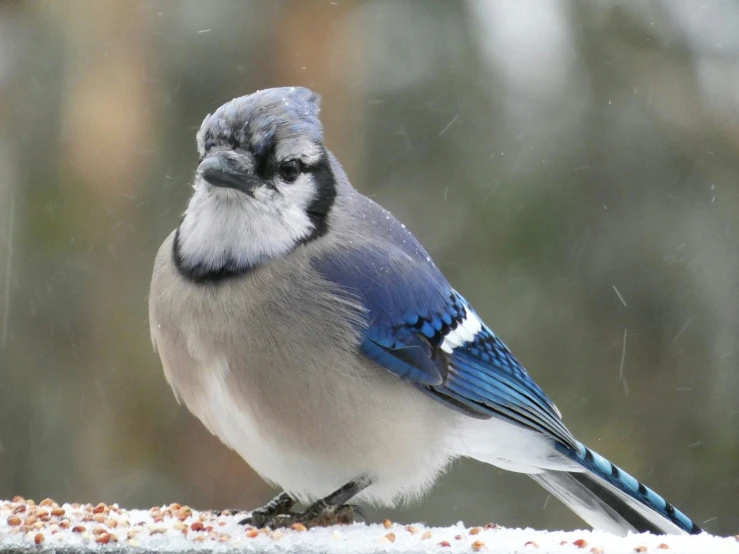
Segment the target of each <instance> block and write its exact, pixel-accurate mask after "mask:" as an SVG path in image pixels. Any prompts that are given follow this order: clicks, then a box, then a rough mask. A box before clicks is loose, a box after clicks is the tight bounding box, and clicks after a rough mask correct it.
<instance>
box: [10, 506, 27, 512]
mask: <svg viewBox="0 0 739 554" xmlns="http://www.w3.org/2000/svg"><path fill="white" fill-rule="evenodd" d="M25 511H26V505H25V504H21V505H20V506H16V507H15V508H13V513H14V514H22V513H23V512H25Z"/></svg>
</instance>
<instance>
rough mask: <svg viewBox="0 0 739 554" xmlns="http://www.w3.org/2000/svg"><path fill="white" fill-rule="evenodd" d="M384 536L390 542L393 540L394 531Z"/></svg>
mask: <svg viewBox="0 0 739 554" xmlns="http://www.w3.org/2000/svg"><path fill="white" fill-rule="evenodd" d="M385 538H386V539H387V540H389V541H390V542H395V533H388V534H387V535H385Z"/></svg>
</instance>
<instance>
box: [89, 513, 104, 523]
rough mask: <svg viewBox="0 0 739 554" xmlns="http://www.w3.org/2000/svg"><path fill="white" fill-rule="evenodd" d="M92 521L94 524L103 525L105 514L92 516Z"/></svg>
mask: <svg viewBox="0 0 739 554" xmlns="http://www.w3.org/2000/svg"><path fill="white" fill-rule="evenodd" d="M92 521H94V522H95V523H103V522H104V521H105V514H103V513H99V514H95V515H94V516H92Z"/></svg>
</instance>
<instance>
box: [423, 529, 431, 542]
mask: <svg viewBox="0 0 739 554" xmlns="http://www.w3.org/2000/svg"><path fill="white" fill-rule="evenodd" d="M430 538H431V531H426V532H425V533H424V534H423V535H421V540H422V541H425V540H426V539H430Z"/></svg>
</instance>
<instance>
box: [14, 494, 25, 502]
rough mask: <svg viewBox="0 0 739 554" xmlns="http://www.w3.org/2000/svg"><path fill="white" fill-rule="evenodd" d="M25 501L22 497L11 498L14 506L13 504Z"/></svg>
mask: <svg viewBox="0 0 739 554" xmlns="http://www.w3.org/2000/svg"><path fill="white" fill-rule="evenodd" d="M25 501H26V499H25V498H23V497H22V496H14V497H13V503H14V504H15V503H18V502H25Z"/></svg>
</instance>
